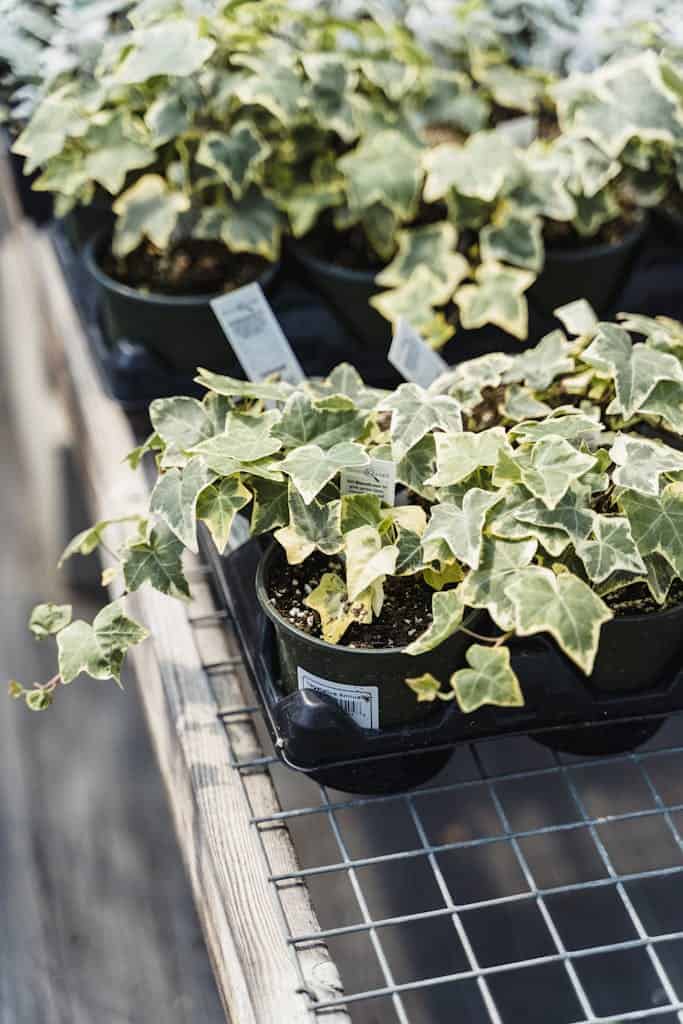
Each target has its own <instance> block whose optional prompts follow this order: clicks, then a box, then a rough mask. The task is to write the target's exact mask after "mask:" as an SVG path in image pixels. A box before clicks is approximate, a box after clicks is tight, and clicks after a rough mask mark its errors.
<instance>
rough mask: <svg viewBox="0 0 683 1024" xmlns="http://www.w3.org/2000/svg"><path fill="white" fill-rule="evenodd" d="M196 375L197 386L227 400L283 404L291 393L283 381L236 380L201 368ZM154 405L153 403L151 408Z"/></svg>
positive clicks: (290, 389) (289, 387) (289, 386)
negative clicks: (247, 399) (239, 399)
mask: <svg viewBox="0 0 683 1024" xmlns="http://www.w3.org/2000/svg"><path fill="white" fill-rule="evenodd" d="M197 374H198V376H197V377H195V381H196V382H197V384H201V385H202V387H204V388H208V389H209V390H210V391H214V392H215V393H216V394H217V395H225V396H226V397H228V398H254V399H259V400H263V401H266V402H268V401H272V402H284V401H286V400H287V398H288V396H289V395H290V393H291V391H292V385H291V384H288V383H287V381H284V380H278V381H275V380H272V381H271V380H237V379H236V378H234V377H225V376H224V375H223V374H221V373H213V372H212V371H211V370H205V369H204V367H202V366H199V367H197ZM156 401H165V399H156ZM192 401H194V399H192ZM155 404H156V403H155V402H153V403H152V406H154V405H155Z"/></svg>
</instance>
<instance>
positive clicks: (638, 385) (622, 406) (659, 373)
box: [582, 323, 683, 419]
mask: <svg viewBox="0 0 683 1024" xmlns="http://www.w3.org/2000/svg"><path fill="white" fill-rule="evenodd" d="M582 359H583V361H584V362H586V363H588V365H589V366H593V367H595V369H596V370H599V371H600V372H601V373H604V374H606V375H608V376H609V377H611V378H612V379H613V380H614V386H615V389H616V397H615V398H614V400H613V401H612V402H611V403H610V405H609V406H608V408H607V412H608V413H610V414H620V415H621V416H623V417H624V419H629V418H630V417H631V416H633V414H634V413H636V412H637V411H638V410H639V409H640V407H641V405H642V404H643V402H645V400H646V399H647V398H648V396H649V395H650V394H651V392H652V391H653V389H654V387H655V385H656V384H657V382H658V381H676V382H677V383H683V366H681V364H680V362H679V361H678V359H676V357H675V356H672V355H669V354H668V353H666V352H658V351H657V350H656V349H651V348H648V347H647V346H646V345H643V344H637V345H634V344H633V342H632V341H631V338H630V337H629V335H628V334H627V333H626V331H625V330H623V328H621V327H616V326H615V325H614V324H606V323H601V324H599V326H598V330H597V332H596V334H595V338H594V339H593V341H592V342H591V344H590V345H589V346H588V348H587V349H586V350H585V351H584V352H583V355H582Z"/></svg>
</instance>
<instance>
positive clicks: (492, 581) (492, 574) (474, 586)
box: [460, 537, 538, 631]
mask: <svg viewBox="0 0 683 1024" xmlns="http://www.w3.org/2000/svg"><path fill="white" fill-rule="evenodd" d="M537 547H538V544H537V542H536V541H535V540H522V541H506V540H496V539H494V538H491V537H486V538H484V546H483V548H482V553H481V560H480V562H479V568H478V569H475V570H473V571H472V572H470V573H468V575H467V576H466V577H465V580H464V582H463V584H462V587H461V588H460V590H461V591H462V599H463V601H464V603H465V604H466V605H467V606H468V607H470V608H486V610H487V611H488V613H489V615H490V616H491V618H492V619H493V621H494V622H495V624H496V625H497V626H498V627H499V628H500V629H503V630H506V631H507V630H511V629H513V628H514V619H515V615H514V608H513V606H512V602H511V601H510V598H509V597H508V593H507V588H508V585H509V584H510V583H511V582H512V581H513V580H514V579H515V577H516V575H517V573H518V572H519V570H520V569H522V568H523V567H524V566H526V565H529V563H530V562H531V561H532V560H533V557H534V555H535V554H536V550H537Z"/></svg>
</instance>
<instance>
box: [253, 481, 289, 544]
mask: <svg viewBox="0 0 683 1024" xmlns="http://www.w3.org/2000/svg"><path fill="white" fill-rule="evenodd" d="M249 488H250V490H251V491H252V493H253V498H254V503H253V505H252V509H251V524H250V530H251V533H252V536H254V537H256V536H258V535H259V534H261V533H270V532H271V531H272V530H275V529H277V527H278V526H286V525H287V523H288V522H289V502H288V493H287V492H288V487H287V484H286V483H285V482H284V481H283V482H275V481H271V480H255V479H251V478H250V480H249Z"/></svg>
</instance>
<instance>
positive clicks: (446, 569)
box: [422, 559, 465, 590]
mask: <svg viewBox="0 0 683 1024" xmlns="http://www.w3.org/2000/svg"><path fill="white" fill-rule="evenodd" d="M422 575H423V578H424V581H425V583H426V584H427V586H428V587H431V588H432V590H443V588H444V587H447V586H448V585H449V584H450V583H461V582H462V581H463V579H464V578H465V573H464V571H463V569H462V566H461V565H460V563H459V562H456V561H455V560H454V559H450V560H447V561H445V562H444V561H442V562H440V564H439V568H438V569H433V568H431V566H427V568H426V569H424V570H423V573H422Z"/></svg>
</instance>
